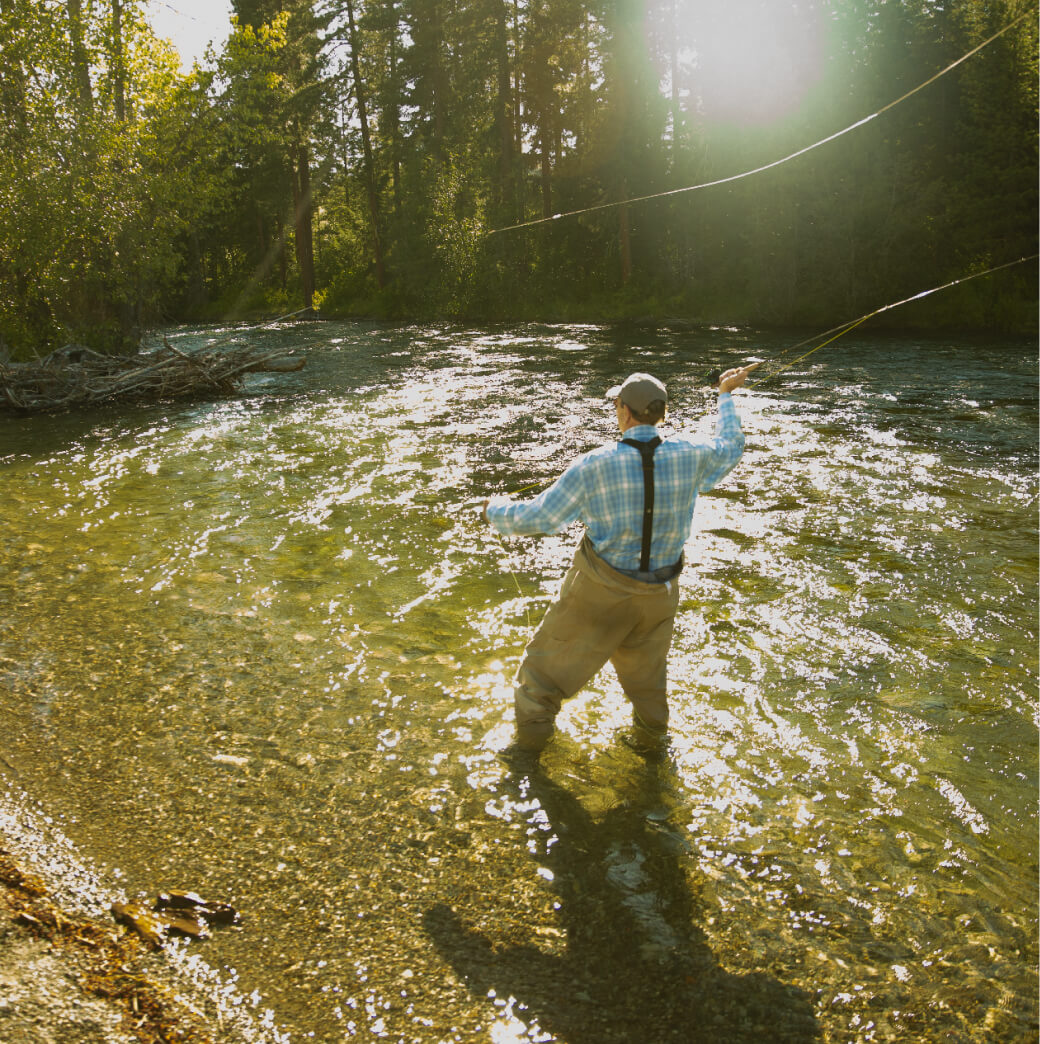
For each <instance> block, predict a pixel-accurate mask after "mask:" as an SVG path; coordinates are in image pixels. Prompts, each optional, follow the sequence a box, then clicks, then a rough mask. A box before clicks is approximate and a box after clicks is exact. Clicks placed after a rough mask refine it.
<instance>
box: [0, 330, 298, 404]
mask: <svg viewBox="0 0 1040 1044" xmlns="http://www.w3.org/2000/svg"><path fill="white" fill-rule="evenodd" d="M305 362H306V360H305V359H304V358H303V357H302V356H293V355H292V354H291V353H287V352H286V351H285V349H279V350H277V351H274V352H266V353H265V352H261V351H259V350H258V349H257V348H256V347H250V346H247V345H236V344H227V343H223V344H215V345H209V346H206V347H203V348H198V349H195V350H193V351H189V352H184V351H181V350H180V349H179V348H175V347H174V346H173V345H172V344H170V342H169V341H168V340H167V339H166V338H165V337H164V338H163V343H162V346H161V347H159V348H157V349H155V350H154V351H150V352H147V353H141V354H138V355H132V356H112V355H102V354H100V353H99V352H95V351H93V350H91V349H90V348H83V347H79V346H75V345H68V346H66V347H64V348H59V349H58V350H57V351H54V352H51V354H50V355H48V356H46V357H45V358H43V359H38V360H35V361H32V362H20V363H12V362H6V363H5V362H0V408H2V409H7V410H12V411H19V412H27V413H28V412H42V411H48V410H61V409H68V408H70V407H79V406H96V405H100V404H102V403H107V402H111V401H142V400H156V399H181V398H190V397H194V396H198V395H213V394H218V395H225V394H230V393H232V392H234V391H236V390H237V389H238V387H239V382H240V380H241V378H242V377H243V375H245V374H247V373H257V372H264V373H270V372H277V373H287V372H291V371H293V370H299V369H302V367H303V366H304V363H305Z"/></svg>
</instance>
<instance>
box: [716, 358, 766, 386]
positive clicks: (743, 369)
mask: <svg viewBox="0 0 1040 1044" xmlns="http://www.w3.org/2000/svg"><path fill="white" fill-rule="evenodd" d="M761 365H762V363H761V362H753V363H751V365H750V366H735V367H734V368H733V369H732V370H727V371H726V372H725V373H724V374H723V375H722V376H721V377H720V378H719V391H720V392H731V391H735V390H736V389H737V388H739V387H740V386H741V385H742V384H743V383H744V382H745V381H746V380H747V379H748V374H749V373H751V371H752V370H757V369H758V368H759V366H761Z"/></svg>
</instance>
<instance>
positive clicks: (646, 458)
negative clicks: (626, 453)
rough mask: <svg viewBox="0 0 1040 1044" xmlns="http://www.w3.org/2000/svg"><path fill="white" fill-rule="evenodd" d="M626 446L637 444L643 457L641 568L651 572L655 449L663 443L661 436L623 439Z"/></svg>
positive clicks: (636, 446)
mask: <svg viewBox="0 0 1040 1044" xmlns="http://www.w3.org/2000/svg"><path fill="white" fill-rule="evenodd" d="M621 441H622V442H623V443H624V444H625V445H626V446H635V448H636V449H637V450H639V455H640V456H641V457H642V458H643V546H642V549H641V550H640V552H639V568H640V570H641V571H642V572H644V573H648V572H650V541H651V540H652V539H653V535H654V450H655V449H657V447H658V446H660V445H661V440H660V438H652V439H650V440H649V441H648V442H637V441H636V440H635V439H622V440H621Z"/></svg>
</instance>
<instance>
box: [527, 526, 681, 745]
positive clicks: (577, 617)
mask: <svg viewBox="0 0 1040 1044" xmlns="http://www.w3.org/2000/svg"><path fill="white" fill-rule="evenodd" d="M678 605H679V578H678V576H676V577H674V578H672V579H671V580H669V581H667V582H666V583H656V584H655V583H644V582H643V581H641V580H634V579H632V578H631V577H628V576H625V575H624V573H619V572H618V571H617V570H616V569H614V568H613V567H612V566H610V565H608V564H607V563H606V562H605V561H604V560H603V559H602V558H600V557H599V555H597V554H596V552H595V551H594V550H593V549H592V545H591V544H590V543H589V541H588V539H587V538H586V539H585V540H584V541H583V542H582V544H581V546H580V547H579V548H578V552H577V554H576V555H575V556H574V563H573V565H572V566H571V568H570V570H569V571H568V573H567V576H566V577H565V578H564V581H563V588H562V589H561V591H560V596H559V598H558V599H557V600H556V602H555V603H553V605H552V606H551V607H550V609H549V611H548V612H547V613H546V614H545V619H544V620H542V623H541V626H540V627H539V628H538V631H537V632H536V633H535V636H534V637H533V638H532V639H531V641H530V644H529V645H528V646H527V650H526V652H525V654H524V661H523V663H522V664H521V665H520V670H519V671H518V672H517V676H516V688H515V689H514V699H515V702H516V727H517V737H518V739H519V740H520V741H521V742H525V743H532V744H537V743H539V742H541V741H544V740H546V739H548V738H549V736H550V735H551V734H552V731H553V722H554V720H555V718H556V715H557V714H558V713H559V710H560V704H561V703H562V702H563V701H564V700H565V699H567V698H568V697H570V696H573V695H574V694H575V693H576V692H578V691H579V690H580V689H582V688H583V687H584V686H585V685H586V684H587V683H588V682H589V681H590V680H591V679H592V678H593V677H594V676H595V674H596V673H597V672H598V671H599V669H600V668H601V667H602V666H603V665H604V664H605V663H606V662H607V660H609V661H610V662H611V663H612V664H613V666H614V670H615V671H616V672H617V676H618V681H620V682H621V687H622V688H623V689H624V690H625V695H626V696H628V698H629V700H631V702H632V709H633V711H634V712H635V714H636V715H637V718H638V720H639V721H640V722H641V723H642V724H643V725H644V726H646V727H647V728H649V729H652V730H664V729H665V728H667V726H668V693H667V687H668V686H667V660H668V647H669V646H670V645H671V641H672V628H673V626H674V622H675V611H676V609H677V608H678Z"/></svg>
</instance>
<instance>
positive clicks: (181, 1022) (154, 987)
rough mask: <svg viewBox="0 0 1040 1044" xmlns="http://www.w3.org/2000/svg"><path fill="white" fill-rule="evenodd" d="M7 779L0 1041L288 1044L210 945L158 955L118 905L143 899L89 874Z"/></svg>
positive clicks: (1, 794) (0, 838) (1, 797)
mask: <svg viewBox="0 0 1040 1044" xmlns="http://www.w3.org/2000/svg"><path fill="white" fill-rule="evenodd" d="M5 764H6V762H5ZM7 767H8V768H9V769H11V768H12V767H11V766H10V765H7ZM12 771H15V770H13V769H12ZM15 775H18V773H17V772H16V771H15ZM0 783H3V784H5V785H4V786H3V787H2V788H0V1040H2V1041H4V1042H5V1044H51V1042H53V1044H137V1042H140V1041H144V1042H147V1044H217V1042H219V1044H288V1037H287V1036H286V1034H284V1033H283V1032H281V1031H280V1030H279V1029H277V1028H276V1027H275V1026H274V1021H273V1016H272V1014H271V1012H269V1011H266V1010H260V1009H259V1008H258V1003H259V997H258V996H257V995H254V996H253V997H249V998H246V997H243V996H242V995H241V993H240V992H239V990H238V988H237V984H236V983H235V981H234V973H233V972H232V973H231V978H230V979H229V978H228V975H227V974H225V973H224V972H221V971H218V970H217V969H216V968H215V967H213V966H211V965H210V964H209V963H208V962H207V960H206V955H205V954H204V953H203V952H202V950H201V945H203V944H200V943H198V942H196V941H194V940H188V939H174V938H170V939H167V941H166V942H165V943H164V944H163V945H162V946H161V947H159V948H154V947H152V946H151V945H150V944H149V943H148V942H147V941H145V940H144V939H143V938H142V937H141V936H139V935H138V934H136V933H135V932H133V931H132V930H130V929H128V928H127V927H125V926H124V925H122V924H117V923H116V921H115V918H114V917H113V916H112V913H111V907H112V904H113V903H116V902H120V903H126V902H127V901H130V900H133V899H134V898H139V899H140V898H143V897H134V896H130V895H128V894H127V892H126V891H125V890H124V889H123V888H122V887H120V883H119V882H118V881H117V879H119V878H121V877H122V874H121V872H120V871H119V870H116V869H113V870H100V869H98V868H95V867H93V866H91V865H90V863H89V861H88V860H87V859H86V858H84V856H83V855H82V853H81V852H79V851H78V849H77V848H76V847H75V846H74V845H73V844H72V843H71V842H70V841H69V839H68V838H66V837H65V836H64V834H63V833H62V831H61V829H60V828H59V826H58V825H57V822H56V821H55V819H54V818H53V817H52V816H51V815H49V814H48V813H47V812H46V811H45V810H44V809H43V808H42V807H41V806H40V805H39V804H38V803H37V802H35V801H34V800H33V799H31V798H30V797H29V796H28V795H27V794H26V793H25V792H24V791H23V790H22V789H21V787H19V786H18V785H17V784H15V783H13V782H11V781H10V780H4V779H3V776H0Z"/></svg>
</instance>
